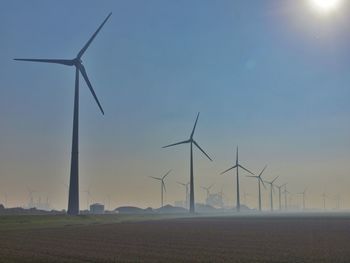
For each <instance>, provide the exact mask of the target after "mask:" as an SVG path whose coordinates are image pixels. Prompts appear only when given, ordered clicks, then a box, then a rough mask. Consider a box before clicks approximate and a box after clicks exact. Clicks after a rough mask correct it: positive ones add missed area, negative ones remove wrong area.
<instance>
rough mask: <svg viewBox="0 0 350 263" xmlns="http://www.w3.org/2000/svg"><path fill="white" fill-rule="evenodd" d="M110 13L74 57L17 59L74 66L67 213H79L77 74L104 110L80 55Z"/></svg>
mask: <svg viewBox="0 0 350 263" xmlns="http://www.w3.org/2000/svg"><path fill="white" fill-rule="evenodd" d="M111 15H112V13H110V14H109V15H108V16H107V17H106V19H105V20H104V21H103V23H102V24H101V25H100V27H99V28H98V29H97V30H96V32H95V33H94V34H93V35H92V36H91V37H90V39H89V40H88V42H87V43H86V44H85V45H84V47H83V48H82V49H81V50H80V51H79V53H78V54H77V56H76V57H75V58H74V59H18V58H15V59H14V60H18V61H29V62H43V63H53V64H60V65H65V66H74V67H75V92H74V116H73V139H72V155H71V168H70V183H69V198H68V199H69V200H68V211H67V213H68V214H69V215H78V214H79V157H78V152H79V75H80V74H81V75H82V76H83V78H84V80H85V82H86V84H87V86H88V88H89V89H90V92H91V94H92V96H93V97H94V99H95V101H96V103H97V105H98V107H99V108H100V110H101V112H102V114H104V111H103V109H102V106H101V104H100V102H99V100H98V98H97V96H96V94H95V91H94V89H93V87H92V85H91V83H90V80H89V78H88V75H87V73H86V70H85V67H84V65H83V63H82V60H81V58H82V56H83V55H84V53H85V51H86V50H87V49H88V47H89V46H90V44H91V42H92V41H93V40H94V38H95V37H96V36H97V34H98V33H99V31H100V30H101V28H102V27H103V25H104V24H105V23H106V22H107V20H108V18H109V17H110V16H111Z"/></svg>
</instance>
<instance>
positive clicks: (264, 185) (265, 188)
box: [259, 177, 266, 189]
mask: <svg viewBox="0 0 350 263" xmlns="http://www.w3.org/2000/svg"><path fill="white" fill-rule="evenodd" d="M259 179H260V181H261V182H262V185H263V187H264V189H266V186H265V183H264V181H263V180H262V179H261V177H259Z"/></svg>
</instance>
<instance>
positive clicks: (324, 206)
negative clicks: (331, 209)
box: [322, 192, 328, 210]
mask: <svg viewBox="0 0 350 263" xmlns="http://www.w3.org/2000/svg"><path fill="white" fill-rule="evenodd" d="M327 197H328V195H327V194H326V192H323V194H322V200H323V209H324V210H326V198H327Z"/></svg>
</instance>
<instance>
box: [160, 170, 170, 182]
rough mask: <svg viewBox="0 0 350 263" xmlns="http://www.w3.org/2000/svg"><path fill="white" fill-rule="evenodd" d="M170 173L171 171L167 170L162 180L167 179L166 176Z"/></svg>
mask: <svg viewBox="0 0 350 263" xmlns="http://www.w3.org/2000/svg"><path fill="white" fill-rule="evenodd" d="M170 172H171V170H169V171H168V172H167V173H166V174H165V175H164V176H163V178H162V179H163V180H164V179H165V177H167V176H168V174H169V173H170Z"/></svg>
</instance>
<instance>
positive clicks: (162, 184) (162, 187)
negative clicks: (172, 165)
mask: <svg viewBox="0 0 350 263" xmlns="http://www.w3.org/2000/svg"><path fill="white" fill-rule="evenodd" d="M170 172H171V170H169V171H168V172H167V173H166V174H165V175H164V176H163V177H154V176H150V177H151V178H153V179H155V180H158V181H160V182H161V183H160V192H161V207H163V190H164V191H165V192H166V188H165V183H164V179H165V177H167V176H168V174H169V173H170Z"/></svg>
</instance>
